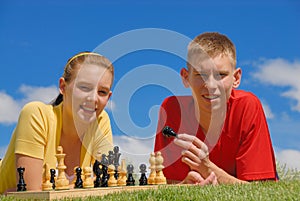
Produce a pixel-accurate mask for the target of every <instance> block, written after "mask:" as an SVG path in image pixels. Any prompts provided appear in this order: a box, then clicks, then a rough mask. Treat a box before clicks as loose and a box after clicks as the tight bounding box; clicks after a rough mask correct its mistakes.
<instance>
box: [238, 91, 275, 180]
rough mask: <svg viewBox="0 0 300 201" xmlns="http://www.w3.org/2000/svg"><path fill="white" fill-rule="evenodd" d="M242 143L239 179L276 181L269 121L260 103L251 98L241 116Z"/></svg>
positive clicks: (245, 104)
mask: <svg viewBox="0 0 300 201" xmlns="http://www.w3.org/2000/svg"><path fill="white" fill-rule="evenodd" d="M241 116H242V118H241V125H242V132H241V141H240V146H239V149H238V153H237V157H236V164H237V165H236V167H237V178H239V179H242V180H248V181H251V180H262V179H275V178H276V176H275V175H276V167H275V158H274V151H273V147H272V143H271V138H270V133H269V130H268V125H267V121H266V118H265V115H264V111H263V108H262V106H261V103H260V101H259V100H258V99H257V98H256V97H254V96H253V97H249V98H248V99H247V100H246V102H245V103H244V110H243V114H242V115H241Z"/></svg>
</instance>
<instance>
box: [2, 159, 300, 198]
mask: <svg viewBox="0 0 300 201" xmlns="http://www.w3.org/2000/svg"><path fill="white" fill-rule="evenodd" d="M277 170H278V174H279V177H280V178H281V179H280V181H278V182H253V183H250V184H243V185H217V186H211V185H210V186H202V187H201V186H195V185H193V186H161V187H159V188H158V189H149V190H145V191H143V190H141V191H135V192H120V193H113V194H109V195H106V196H103V197H88V198H85V199H82V198H81V199H80V198H75V199H72V200H74V201H79V200H87V201H96V200H103V201H104V200H105V201H108V200H114V201H118V200H120V201H121V200H122V201H124V200H130V201H135V200H136V201H141V200H160V201H164V200H165V201H169V200H172V201H182V200H216V201H224V200H243V201H244V200H247V201H248V200H255V201H258V200H272V201H273V200H300V172H299V171H297V170H291V169H287V168H286V166H284V165H279V164H278V165H277ZM0 200H3V201H12V200H15V199H12V198H7V197H3V196H2V197H1V196H0ZM65 200H70V199H65Z"/></svg>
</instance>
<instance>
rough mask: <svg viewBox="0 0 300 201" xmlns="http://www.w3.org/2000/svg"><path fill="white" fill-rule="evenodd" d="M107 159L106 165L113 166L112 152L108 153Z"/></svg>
mask: <svg viewBox="0 0 300 201" xmlns="http://www.w3.org/2000/svg"><path fill="white" fill-rule="evenodd" d="M107 159H108V165H107V166H109V165H111V164H114V152H113V151H108V156H107Z"/></svg>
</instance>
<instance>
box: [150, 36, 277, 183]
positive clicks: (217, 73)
mask: <svg viewBox="0 0 300 201" xmlns="http://www.w3.org/2000/svg"><path fill="white" fill-rule="evenodd" d="M241 74H242V71H241V69H240V68H236V50H235V46H234V44H233V43H232V42H231V41H230V39H229V38H227V36H225V35H222V34H220V33H215V32H209V33H203V34H200V35H199V36H197V37H196V38H195V39H194V40H193V41H192V42H191V43H190V44H189V46H188V59H187V69H186V68H183V69H181V72H180V75H181V78H182V81H183V84H184V86H185V87H190V88H191V91H192V96H172V97H168V98H166V99H165V100H164V101H163V103H162V105H161V109H160V114H159V122H158V127H157V134H156V139H155V147H154V151H161V152H162V155H163V156H164V159H165V161H164V166H165V168H164V175H165V176H166V177H167V180H168V182H169V183H170V182H172V183H177V182H182V183H195V184H203V185H204V184H209V183H212V184H216V183H246V182H247V181H255V180H276V165H275V158H274V151H273V147H272V143H271V139H270V134H269V130H268V126H267V122H266V118H265V115H264V111H263V108H262V106H261V103H260V101H259V100H258V98H257V97H256V96H254V95H253V94H252V93H249V92H245V91H242V90H237V89H236V88H237V87H238V86H239V84H240V81H241ZM165 126H169V127H171V128H173V129H174V131H175V132H176V133H178V136H177V137H176V138H173V139H172V138H167V137H165V136H163V134H162V129H163V128H164V127H165Z"/></svg>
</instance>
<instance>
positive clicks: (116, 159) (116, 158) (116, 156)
mask: <svg viewBox="0 0 300 201" xmlns="http://www.w3.org/2000/svg"><path fill="white" fill-rule="evenodd" d="M113 153H114V166H115V175H114V176H115V178H116V179H118V177H119V174H118V167H119V165H120V164H119V160H120V156H121V153H120V152H119V147H118V146H115V147H114V152H113Z"/></svg>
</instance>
